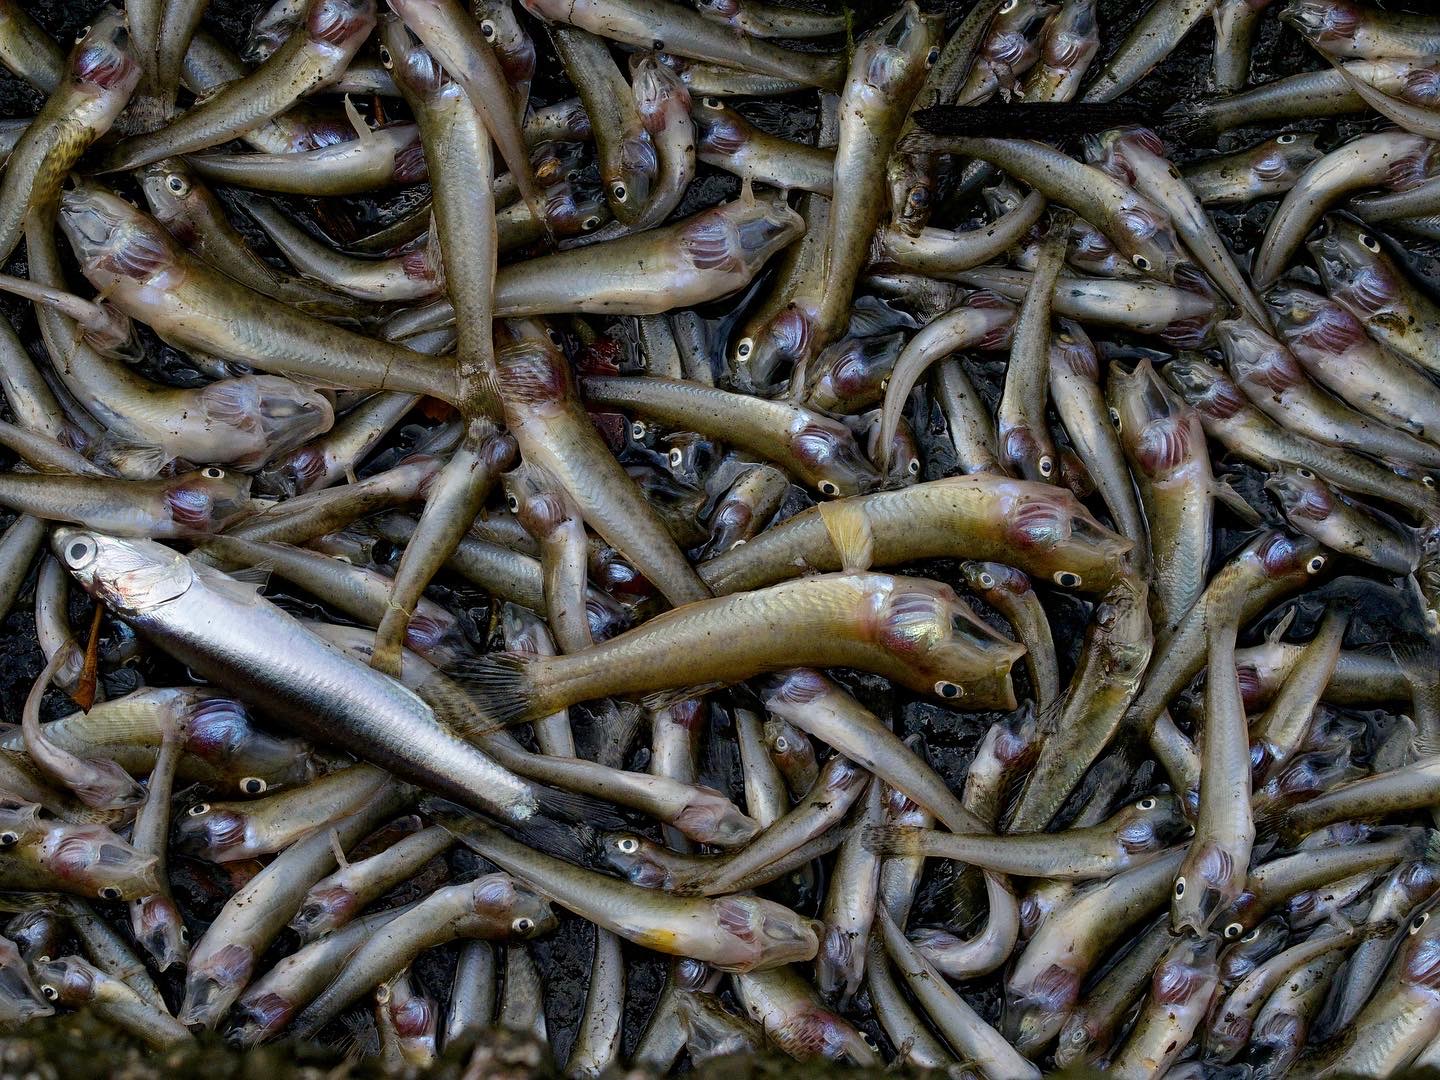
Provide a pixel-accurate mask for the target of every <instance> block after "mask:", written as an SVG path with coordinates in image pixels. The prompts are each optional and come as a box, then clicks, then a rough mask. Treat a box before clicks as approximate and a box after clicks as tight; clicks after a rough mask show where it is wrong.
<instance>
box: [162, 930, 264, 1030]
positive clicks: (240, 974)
mask: <svg viewBox="0 0 1440 1080" xmlns="http://www.w3.org/2000/svg"><path fill="white" fill-rule="evenodd" d="M200 944H201V947H202V948H203V946H204V944H205V942H204V940H203V939H202V940H201V943H200ZM254 973H255V950H254V949H253V948H252V947H251V946H249V945H244V944H241V943H240V942H237V941H229V942H226V943H225V944H224V945H221V946H220V947H219V948H218V949H215V950H214V951H213V952H207V953H204V955H192V956H191V958H190V966H189V967H188V968H187V969H186V971H185V1000H184V1001H183V1002H182V1003H181V1006H180V1011H179V1012H178V1013H176V1014H175V1019H177V1020H179V1021H180V1023H182V1024H184V1025H186V1026H187V1027H197V1026H198V1027H204V1028H213V1027H214V1026H215V1025H216V1024H217V1023H219V1021H220V1018H221V1017H222V1016H224V1015H225V1013H226V1011H227V1010H228V1009H229V1008H230V1005H231V1003H232V1002H233V1001H234V1000H235V999H236V998H237V997H239V996H240V991H241V990H243V989H244V988H245V985H246V984H247V983H248V982H249V981H250V977H251V976H252V975H253V974H254Z"/></svg>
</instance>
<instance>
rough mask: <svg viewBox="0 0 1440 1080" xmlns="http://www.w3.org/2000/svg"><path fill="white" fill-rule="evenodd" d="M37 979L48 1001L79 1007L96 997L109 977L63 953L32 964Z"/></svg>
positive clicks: (41, 991)
mask: <svg viewBox="0 0 1440 1080" xmlns="http://www.w3.org/2000/svg"><path fill="white" fill-rule="evenodd" d="M32 970H33V971H34V972H35V982H36V983H37V984H38V986H39V988H40V993H41V994H42V995H43V996H44V998H45V1000H46V1001H52V1002H55V1003H56V1004H58V1005H65V1006H68V1007H69V1008H72V1009H78V1008H79V1007H80V1006H82V1005H87V1004H89V1003H90V1002H91V1001H92V1000H94V998H95V992H96V990H97V989H99V986H100V984H101V982H102V981H103V980H104V979H105V976H104V975H102V974H101V973H100V972H99V971H98V970H96V969H95V968H93V967H91V966H90V965H89V964H88V963H86V962H85V961H84V960H82V959H80V957H78V956H61V957H58V958H56V959H54V960H41V961H37V962H36V963H35V964H33V965H32Z"/></svg>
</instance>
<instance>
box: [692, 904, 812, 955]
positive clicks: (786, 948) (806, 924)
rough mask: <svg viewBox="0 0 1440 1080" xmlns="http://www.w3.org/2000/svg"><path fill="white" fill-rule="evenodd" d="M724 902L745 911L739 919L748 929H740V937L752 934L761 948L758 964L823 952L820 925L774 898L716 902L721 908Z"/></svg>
mask: <svg viewBox="0 0 1440 1080" xmlns="http://www.w3.org/2000/svg"><path fill="white" fill-rule="evenodd" d="M721 905H725V906H726V907H727V908H731V909H738V911H739V912H740V913H741V914H740V915H739V920H738V921H739V923H743V925H744V926H745V927H746V930H744V931H740V932H739V933H738V934H737V936H743V935H744V934H746V933H748V934H749V935H750V940H751V941H752V942H753V944H754V945H755V947H756V948H757V949H758V950H759V957H760V960H759V963H758V965H757V966H758V967H761V968H771V967H776V966H778V965H780V964H789V963H797V962H803V961H806V960H813V959H814V958H815V954H816V953H818V952H819V951H820V938H819V935H818V934H817V932H816V927H817V925H818V924H817V923H815V922H814V920H812V919H807V918H805V917H804V916H803V915H800V914H798V913H796V912H794V911H792V910H790V909H789V908H787V907H784V906H782V905H780V904H777V903H775V902H774V901H772V900H762V899H760V898H759V897H756V896H727V897H726V898H725V899H724V900H722V901H716V904H715V906H716V908H717V909H718V908H720V907H721ZM724 921H725V920H724V919H723V918H722V922H724ZM726 925H729V924H728V923H726Z"/></svg>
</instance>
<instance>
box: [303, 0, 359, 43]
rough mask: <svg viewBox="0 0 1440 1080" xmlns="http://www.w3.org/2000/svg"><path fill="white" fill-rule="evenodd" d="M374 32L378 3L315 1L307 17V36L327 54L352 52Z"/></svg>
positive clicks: (305, 28)
mask: <svg viewBox="0 0 1440 1080" xmlns="http://www.w3.org/2000/svg"><path fill="white" fill-rule="evenodd" d="M374 29H375V0H315V2H314V3H311V4H309V5H307V7H306V10H305V15H304V30H305V36H306V38H307V39H308V41H309V42H310V43H311V44H312V46H319V47H321V48H322V49H325V50H327V51H335V52H353V51H354V50H356V49H358V48H359V47H360V46H361V45H362V44H363V43H364V41H365V39H366V38H368V37H369V36H370V32H371V31H372V30H374Z"/></svg>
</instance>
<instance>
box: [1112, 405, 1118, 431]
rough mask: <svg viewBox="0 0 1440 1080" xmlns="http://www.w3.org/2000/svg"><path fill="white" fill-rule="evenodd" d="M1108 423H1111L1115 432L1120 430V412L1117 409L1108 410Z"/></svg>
mask: <svg viewBox="0 0 1440 1080" xmlns="http://www.w3.org/2000/svg"><path fill="white" fill-rule="evenodd" d="M1110 423H1112V424H1114V425H1115V430H1116V431H1119V430H1120V410H1119V409H1111V410H1110Z"/></svg>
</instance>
